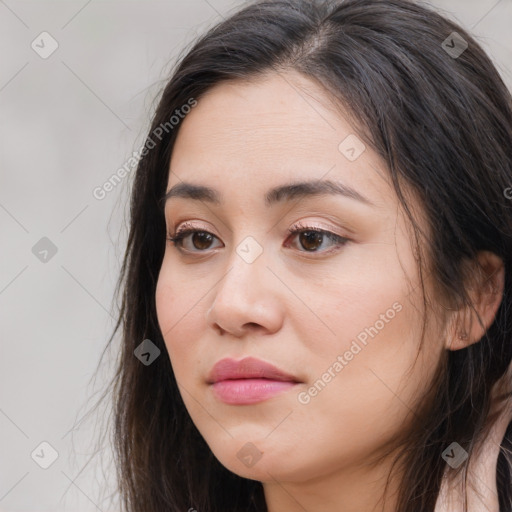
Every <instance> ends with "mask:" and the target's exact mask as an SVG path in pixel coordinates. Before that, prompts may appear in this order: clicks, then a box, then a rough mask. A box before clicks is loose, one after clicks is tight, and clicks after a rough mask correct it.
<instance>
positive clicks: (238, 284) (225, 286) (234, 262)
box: [218, 236, 268, 300]
mask: <svg viewBox="0 0 512 512" xmlns="http://www.w3.org/2000/svg"><path fill="white" fill-rule="evenodd" d="M266 263H267V262H266V255H265V254H264V250H263V246H262V244H260V243H259V242H258V241H257V240H256V238H254V237H253V236H246V237H245V238H244V239H243V240H242V241H241V242H240V243H239V244H238V245H237V246H236V247H235V250H234V251H233V252H232V254H231V256H230V258H229V262H228V270H227V272H226V274H225V276H224V278H223V279H222V280H221V282H220V283H219V290H218V294H219V293H221V292H222V291H224V290H226V291H227V292H228V294H229V295H231V296H233V295H235V296H237V295H240V296H241V295H242V294H243V295H244V300H247V296H248V295H252V293H253V292H255V291H256V290H255V289H254V287H255V286H257V285H263V284H264V281H265V278H266V276H265V272H268V270H267V268H266Z"/></svg>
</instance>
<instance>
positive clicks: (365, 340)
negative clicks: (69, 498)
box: [156, 72, 443, 482]
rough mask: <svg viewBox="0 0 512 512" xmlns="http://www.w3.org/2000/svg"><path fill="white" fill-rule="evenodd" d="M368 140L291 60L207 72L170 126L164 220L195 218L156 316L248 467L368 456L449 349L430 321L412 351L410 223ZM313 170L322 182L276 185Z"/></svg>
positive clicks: (205, 428)
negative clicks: (277, 67)
mask: <svg viewBox="0 0 512 512" xmlns="http://www.w3.org/2000/svg"><path fill="white" fill-rule="evenodd" d="M285 78H286V79H285ZM347 137H348V138H347ZM361 144H362V142H361V141H360V139H358V138H357V137H356V135H355V130H354V127H353V126H351V124H350V123H349V121H348V119H347V118H346V117H345V116H343V115H341V114H340V112H339V110H336V109H334V108H333V107H332V106H331V105H330V104H329V103H328V100H327V97H326V96H325V93H324V92H323V91H322V90H321V89H320V88H319V87H318V86H317V85H315V84H314V83H313V82H311V81H309V80H308V79H306V78H304V77H302V76H301V75H299V74H295V73H292V72H288V73H287V74H285V75H283V76H278V75H268V76H266V77H265V78H264V79H261V80H259V81H257V82H251V83H242V82H231V83H224V84H220V85H217V86H216V87H215V88H213V89H211V90H210V91H209V92H208V94H207V95H206V96H204V97H203V98H201V99H200V100H199V102H198V105H197V106H196V107H195V108H194V109H193V110H192V111H191V112H190V114H188V115H187V117H186V118H185V119H184V121H182V124H181V126H180V131H179V134H178V137H177V140H176V143H175V146H174V150H173V154H172V158H171V162H170V172H169V179H168V185H167V191H169V190H171V189H172V188H173V187H175V186H181V187H182V188H181V192H180V191H176V189H175V192H174V193H173V194H171V197H170V198H169V199H168V201H167V203H166V207H165V216H166V225H167V229H168V232H169V234H170V235H172V236H174V235H175V234H176V233H177V232H178V233H177V235H178V238H180V232H181V234H183V233H182V231H183V229H187V230H193V232H188V233H186V234H184V236H183V238H181V240H179V241H175V242H174V243H173V242H171V241H168V242H167V245H166V250H165V255H164V259H163V263H162V267H161V270H160V274H159V278H158V284H157V290H156V307H157V315H158V321H159V326H160V329H161V332H162V334H163V337H164V340H165V344H166V347H167V350H168V353H169V357H170V360H171V364H172V369H173V372H174V374H175V377H176V380H177V382H178V385H179V389H180V393H181V396H182V398H183V401H184V403H185V406H186V408H187V410H188V412H189V414H190V416H191V418H192V420H193V422H194V423H195V425H196V426H197V428H198V430H199V431H200V432H201V434H202V436H203V437H204V439H205V441H206V442H207V444H208V445H209V447H210V448H211V450H212V451H213V453H214V454H215V456H216V457H217V458H218V459H219V461H220V462H221V463H222V464H223V465H224V466H226V467H227V468H228V469H229V470H231V471H233V472H234V473H237V474H239V475H241V476H243V477H246V478H251V479H254V480H260V481H263V482H265V481H270V480H271V479H272V478H277V479H280V480H282V481H289V482H302V481H306V480H308V479H312V478H318V477H321V476H322V475H327V474H334V473H336V472H338V471H343V470H346V469H347V468H351V467H354V466H356V465H359V464H362V463H364V462H367V461H370V460H372V457H375V456H376V455H377V454H378V453H379V450H380V449H381V448H382V447H384V445H385V444H386V443H388V442H390V441H394V440H397V439H399V438H400V435H401V433H402V432H403V428H404V426H405V425H407V424H408V423H409V421H410V420H411V419H412V416H413V414H412V412H411V411H412V410H416V408H417V407H418V406H419V401H418V400H419V398H418V397H419V396H420V394H421V392H422V391H423V390H425V389H426V387H427V383H428V382H429V380H430V379H431V378H432V376H433V372H434V370H435V368H436V365H437V363H438V361H439V358H440V357H441V351H442V349H443V347H442V346H441V343H440V342H438V341H435V342H434V341H432V340H437V339H438V337H437V336H436V335H435V334H436V329H438V327H436V326H435V325H434V323H433V321H429V322H428V324H427V331H426V337H425V340H426V341H425V344H424V345H423V346H422V347H421V350H420V338H421V336H420V335H421V326H422V320H423V298H422V293H421V284H420V280H419V276H418V269H417V262H416V260H415V257H414V250H413V244H412V241H411V240H412V239H411V231H410V229H409V227H408V224H407V222H406V217H405V215H404V214H403V213H402V211H401V209H400V207H399V202H398V199H397V197H396V195H395V193H394V190H393V189H392V187H391V185H390V182H389V181H388V178H387V172H386V168H385V166H384V163H383V162H382V161H381V160H380V159H379V158H378V156H377V155H376V153H374V152H373V151H372V150H371V149H370V148H369V147H366V148H364V146H362V145H361ZM315 180H320V182H327V181H329V182H331V185H332V186H331V187H325V188H323V189H322V188H321V187H318V189H317V190H316V193H313V192H314V190H311V188H310V189H308V188H307V187H296V188H284V189H283V190H281V191H280V192H275V193H270V194H269V192H270V191H272V190H273V189H278V188H280V187H287V186H289V185H290V184H296V183H299V182H300V183H302V182H304V183H306V182H313V181H315ZM185 182H186V183H190V184H193V185H198V186H205V187H209V188H211V189H214V193H215V197H214V196H213V195H212V194H209V195H205V194H203V195H200V194H199V193H196V194H195V195H191V194H187V191H186V189H185V188H183V185H184V183H185ZM212 199H218V201H213V200H212ZM425 285H426V287H427V293H428V287H429V285H430V283H429V281H428V280H426V281H425ZM434 343H435V344H434ZM418 352H419V356H418ZM417 356H418V358H417V359H416V357H417ZM248 357H250V358H255V359H257V360H259V362H260V363H261V362H264V363H268V364H270V365H273V366H274V367H277V368H278V369H279V370H280V371H281V373H282V374H285V376H283V375H282V374H279V375H278V374H276V373H272V372H267V373H265V371H264V370H263V369H262V368H261V365H260V364H259V363H258V362H256V363H255V364H251V361H250V360H249V362H248V361H242V360H244V359H245V358H248ZM224 359H230V360H231V363H237V362H240V361H242V362H241V363H240V366H239V367H237V366H236V364H235V365H234V366H229V365H225V364H223V363H221V365H220V367H219V368H220V370H219V372H218V373H217V376H216V379H217V380H216V379H213V381H215V384H212V373H211V372H212V368H213V367H214V365H215V364H216V363H218V362H219V361H221V360H224ZM252 363H254V361H252ZM262 377H265V378H262Z"/></svg>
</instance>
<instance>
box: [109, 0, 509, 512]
mask: <svg viewBox="0 0 512 512" xmlns="http://www.w3.org/2000/svg"><path fill="white" fill-rule="evenodd" d="M453 32H457V34H458V36H457V35H454V34H453ZM450 37H451V38H452V39H450ZM454 38H456V40H454ZM446 41H448V43H447V42H446ZM461 41H465V42H466V43H467V48H465V49H464V44H463V43H461ZM461 44H462V46H461ZM450 49H455V50H456V49H459V50H461V52H460V54H456V53H454V52H453V51H450ZM286 70H295V71H298V72H300V73H301V74H302V75H304V76H305V77H307V78H309V79H311V80H313V81H315V83H318V84H320V85H321V86H322V87H323V89H324V90H325V91H326V93H328V94H329V95H330V96H331V97H332V98H335V99H336V100H337V101H339V104H340V105H341V106H343V108H344V109H346V111H347V112H348V113H349V114H350V116H351V120H352V121H353V123H354V126H356V127H357V130H358V135H359V136H360V138H361V139H362V140H364V141H365V143H366V144H368V145H369V146H370V147H372V148H373V149H374V150H375V151H376V152H377V153H378V154H379V155H380V156H381V157H382V159H383V160H384V161H385V162H386V164H387V166H388V169H389V173H390V177H391V179H392V183H393V186H394V188H395V190H396V193H397V195H398V198H399V200H400V203H401V205H402V206H403V207H404V210H405V211H406V212H407V215H408V217H409V219H410V221H411V225H412V227H413V233H414V236H415V239H416V244H417V247H418V248H420V246H421V247H425V248H426V250H425V252H422V251H421V250H418V264H419V268H420V269H426V268H430V269H431V270H432V272H433V276H434V277H435V282H436V283H437V285H438V289H439V290H440V291H441V293H442V295H443V296H445V297H447V298H449V299H450V301H451V302H452V303H453V304H457V307H459V306H461V305H464V306H465V305H468V306H469V305H470V299H469V295H468V293H467V279H466V277H467V276H466V273H465V271H464V268H465V266H464V262H467V261H474V260H475V258H476V255H477V253H478V252H479V251H483V250H486V251H491V252H492V253H495V254H496V255H498V256H499V257H501V258H502V260H503V262H504V265H505V289H504V295H503V298H502V302H501V304H500V307H499V309H498V312H497V315H496V317H495V321H494V323H493V324H492V325H491V327H490V328H489V329H488V330H487V332H486V333H485V335H484V336H483V337H482V339H481V340H480V341H479V342H478V343H475V344H473V345H470V346H469V347H467V348H465V349H461V350H457V351H446V357H444V358H443V361H442V362H441V363H440V366H439V375H438V376H437V377H436V379H435V380H434V381H433V383H432V389H431V396H432V397H434V399H433V400H429V401H428V402H427V401H425V406H424V410H423V413H422V415H421V418H422V428H418V429H416V430H414V432H411V435H410V438H409V439H408V442H407V443H404V449H403V451H402V453H401V455H400V464H401V466H402V467H403V468H406V471H405V478H404V479H403V481H402V482H401V486H400V493H399V501H398V507H397V512H432V511H433V510H434V507H435V503H436V499H437V497H438V494H439V489H440V484H441V481H442V477H443V471H444V469H445V467H446V465H445V462H444V460H443V459H442V458H441V454H442V453H443V451H444V450H445V449H446V447H447V446H449V445H450V444H451V443H452V442H453V441H455V440H456V441H457V442H458V443H459V444H460V445H461V446H462V447H463V448H464V449H465V450H466V451H467V452H468V453H469V455H470V458H471V455H472V454H473V452H474V448H475V442H476V439H477V438H478V436H480V435H481V434H482V432H484V431H485V428H487V427H488V422H487V418H488V413H489V410H490V396H491V389H492V387H493V385H494V384H495V383H496V382H497V381H498V379H499V378H500V377H502V376H503V375H504V374H505V372H506V369H507V368H508V366H509V364H510V362H511V360H512V316H511V311H510V308H511V299H512V295H511V294H512V200H511V199H509V198H507V195H508V194H507V193H506V192H505V191H506V190H507V189H509V187H511V186H512V100H511V95H510V93H509V91H508V90H507V87H506V86H505V84H504V83H503V81H502V79H501V78H500V75H499V74H498V72H497V70H496V68H495V67H494V65H493V64H492V62H491V61H490V59H489V58H488V56H487V55H486V54H485V52H484V51H483V50H482V48H481V47H480V46H479V44H478V43H477V41H476V40H475V39H474V38H473V37H472V36H471V35H470V34H469V33H468V32H466V31H465V30H464V29H463V28H462V27H460V26H458V25H457V24H455V23H453V22H451V21H449V20H448V19H446V18H445V17H444V16H442V15H440V14H439V13H437V12H435V11H434V10H433V9H432V8H431V7H429V6H428V5H421V4H419V3H413V2H410V1H407V0H386V1H381V0H339V1H319V0H275V1H256V2H251V3H246V4H245V5H244V7H243V8H240V9H239V10H238V11H237V12H235V13H234V14H232V15H231V16H230V17H229V18H227V19H225V20H223V21H222V22H221V23H219V24H218V25H216V26H215V27H213V28H212V29H211V30H209V31H208V32H207V33H206V34H205V35H203V36H202V37H200V39H198V40H197V41H195V42H194V43H193V45H191V47H190V48H188V49H187V51H186V53H185V54H184V55H182V56H181V57H180V59H179V61H178V63H177V64H176V66H175V68H174V70H173V72H172V76H171V77H170V79H169V80H168V83H167V85H166V86H165V89H164V90H163V93H162V95H161V98H160V101H159V104H158V106H157V108H156V112H155V114H154V117H153V121H152V125H151V128H150V131H149V133H148V135H147V139H146V148H147V150H146V151H144V152H143V155H142V157H141V159H140V161H139V164H138V167H137V170H136V174H135V177H134V181H133V185H132V188H131V202H130V208H131V211H130V228H129V236H128V241H127V248H126V254H125V258H124V261H123V266H122V271H121V275H120V278H119V281H118V286H117V289H116V290H117V293H118V294H119V295H120V296H121V307H120V313H119V316H118V322H117V325H116V326H115V330H114V333H113V334H112V337H111V338H110V340H109V343H111V342H112V339H113V338H114V335H115V334H116V332H118V331H120V332H121V336H122V337H121V339H122V341H121V345H122V350H121V353H120V355H119V362H118V367H117V372H116V374H115V376H114V378H113V380H112V384H111V387H110V389H109V391H110V392H111V393H112V397H113V400H114V407H113V414H114V422H113V430H112V432H113V447H114V450H115V454H116V468H117V478H118V483H119V492H120V496H121V497H122V504H123V507H124V509H125V510H126V511H127V512H163V511H168V512H178V511H179V512H182V511H188V510H189V509H195V510H197V511H198V512H248V511H255V512H256V511H258V512H261V511H266V505H265V500H264V495H263V488H262V484H261V482H257V481H253V480H249V479H245V478H241V477H239V476H237V475H235V474H233V473H232V472H230V471H229V470H228V469H226V468H225V467H224V466H222V465H221V464H220V463H219V461H218V460H217V459H216V458H215V457H214V456H213V454H212V452H211V451H210V449H209V447H208V446H207V444H206V443H205V441H204V440H203V438H202V437H201V435H200V433H199V432H198V430H197V429H196V427H195V425H194V424H193V422H192V420H191V418H190V416H189V414H188V412H187V410H186V408H185V406H184V403H183V401H182V399H181V397H180V393H179V390H178V387H177V384H176V380H175V377H174V374H173V371H172V367H171V364H170V360H169V357H168V354H167V351H166V347H165V344H164V340H163V338H162V333H161V332H160V330H159V325H158V322H157V316H156V307H155V288H156V283H157V278H158V274H159V270H160V266H161V263H162V258H163V254H164V249H165V243H166V225H165V220H164V214H163V205H162V201H161V199H162V197H163V195H164V193H165V190H166V186H167V179H168V172H169V162H170V156H171V153H172V150H173V145H174V142H175V140H176V135H177V133H178V131H179V126H180V124H179V122H174V121H173V122H172V123H170V122H169V120H170V119H171V117H172V116H173V115H175V112H176V110H177V109H178V111H179V112H184V111H185V112H186V111H187V110H186V109H184V108H183V107H184V106H185V105H191V103H192V102H193V101H200V98H201V97H202V95H203V94H204V93H205V92H207V91H208V90H209V89H210V88H211V87H213V86H214V85H216V84H219V83H221V82H224V81H227V80H233V79H235V80H236V79H243V80H246V81H251V80H252V79H256V78H258V77H260V76H262V75H263V74H264V73H272V72H273V73H281V72H284V71H286ZM176 119H177V118H176ZM175 121H176V120H175ZM219 122H222V120H219ZM163 126H164V127H165V129H164V130H162V127H163ZM304 129H307V127H304ZM155 133H158V134H159V136H158V137H155ZM405 186H407V187H410V188H411V189H412V190H414V191H415V192H417V193H418V195H419V197H420V198H421V207H422V211H423V212H424V213H425V216H426V219H427V221H428V223H429V228H430V230H431V232H432V233H433V236H432V238H431V239H429V238H427V237H426V235H425V234H424V233H423V232H422V230H421V229H420V223H419V222H418V221H417V219H416V218H415V216H414V215H413V214H412V211H413V208H412V206H413V205H411V204H410V203H408V201H407V200H406V196H407V195H406V194H405V193H404V190H405V189H404V187H405ZM509 190H511V189H509ZM509 197H510V195H509ZM424 255H427V256H428V259H427V257H426V256H424ZM423 275H424V274H423ZM422 284H424V280H422ZM423 296H424V302H425V304H426V303H427V302H426V299H425V296H426V294H425V289H424V290H423ZM146 339H149V340H151V342H152V343H153V344H155V345H156V346H157V347H158V348H159V349H160V351H161V354H160V356H159V357H158V358H157V359H156V360H155V361H154V362H153V363H152V364H150V365H148V366H146V365H145V364H142V363H141V361H140V360H139V359H138V358H137V357H135V355H134V350H135V349H136V348H137V347H138V346H139V345H140V344H141V343H142V342H143V340H146ZM427 405H428V407H427ZM511 445H512V424H511V425H509V426H508V429H507V432H506V435H505V438H504V439H503V442H502V446H501V452H500V455H499V459H498V470H497V487H498V493H499V503H500V507H501V508H500V510H501V511H511V510H512V476H511V467H512V457H511V451H510V450H511ZM469 460H470V459H468V461H469ZM468 461H466V463H465V464H463V466H461V470H462V469H463V468H465V467H466V465H467V462H468ZM397 462H398V459H397Z"/></svg>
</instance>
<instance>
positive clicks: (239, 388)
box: [207, 357, 299, 405]
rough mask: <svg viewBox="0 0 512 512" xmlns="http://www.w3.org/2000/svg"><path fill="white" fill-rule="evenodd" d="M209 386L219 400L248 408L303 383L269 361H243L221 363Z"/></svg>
mask: <svg viewBox="0 0 512 512" xmlns="http://www.w3.org/2000/svg"><path fill="white" fill-rule="evenodd" d="M207 382H208V384H210V385H211V387H212V389H213V392H214V394H215V395H216V397H217V398H218V399H219V400H221V401H223V402H225V403H227V404H235V405H248V404H254V403H257V402H262V401H263V400H266V399H268V398H270V397H272V396H274V395H276V394H278V393H281V392H283V391H286V390H288V389H290V388H291V387H293V386H295V385H296V384H298V383H299V380H298V379H297V378H295V377H294V376H293V375H290V374H288V373H286V372H284V371H282V370H280V369H279V368H276V367H275V366H273V365H271V364H269V363H266V362H265V361H261V360H260V359H255V358H253V357H246V358H244V359H242V360H240V361H236V360H234V359H222V360H220V361H218V362H217V363H216V364H215V366H214V367H213V368H212V371H211V372H210V374H209V376H208V379H207Z"/></svg>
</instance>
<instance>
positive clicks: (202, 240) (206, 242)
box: [168, 227, 217, 253]
mask: <svg viewBox="0 0 512 512" xmlns="http://www.w3.org/2000/svg"><path fill="white" fill-rule="evenodd" d="M190 235H192V236H191V237H190ZM189 237H190V238H189ZM216 238H217V237H216V236H215V235H213V234H212V233H210V232H208V231H204V230H202V229H192V228H186V227H184V228H183V229H180V230H178V231H177V232H176V234H174V235H172V234H169V235H168V240H169V241H170V242H172V243H173V244H174V245H175V247H176V248H177V249H178V250H179V251H181V252H192V253H193V252H204V251H205V250H207V249H211V244H212V242H213V240H214V239H216ZM186 241H190V242H191V246H192V247H190V245H189V247H185V245H186V244H185V242H186Z"/></svg>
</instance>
